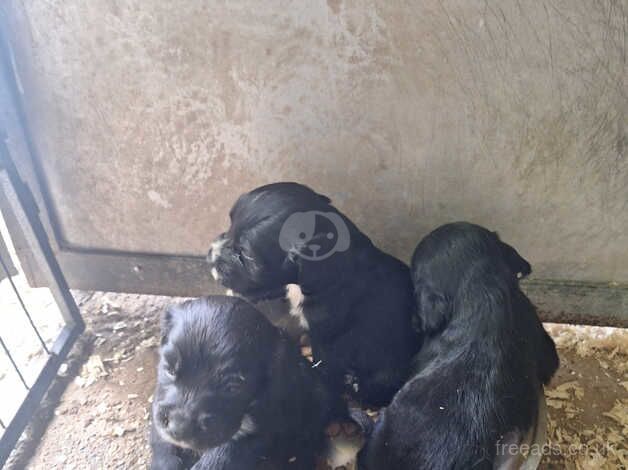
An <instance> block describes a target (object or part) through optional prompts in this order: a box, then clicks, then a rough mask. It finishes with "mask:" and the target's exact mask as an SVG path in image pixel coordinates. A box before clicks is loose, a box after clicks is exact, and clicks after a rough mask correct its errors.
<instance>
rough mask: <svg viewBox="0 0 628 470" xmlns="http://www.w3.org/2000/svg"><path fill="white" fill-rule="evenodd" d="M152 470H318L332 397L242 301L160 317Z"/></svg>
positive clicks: (191, 305)
mask: <svg viewBox="0 0 628 470" xmlns="http://www.w3.org/2000/svg"><path fill="white" fill-rule="evenodd" d="M161 344H162V345H161V350H160V361H159V366H158V379H157V388H156V391H155V395H154V400H153V418H152V431H151V446H152V451H153V461H152V468H153V469H180V468H190V467H191V466H192V465H193V464H194V468H195V469H211V470H223V469H224V470H255V469H269V470H270V469H272V470H284V469H288V470H289V469H298V470H313V469H314V466H315V456H316V455H317V454H319V453H320V452H321V451H322V450H324V449H323V448H324V445H325V435H324V428H325V426H326V425H327V424H328V423H329V422H330V421H331V420H332V419H334V418H337V417H338V416H339V415H341V416H346V415H347V412H346V409H345V405H344V404H343V403H342V402H341V401H340V400H339V399H337V398H334V397H332V395H331V394H330V393H329V392H328V390H327V389H326V387H325V386H324V385H323V384H322V382H321V381H320V380H319V377H318V374H317V372H316V371H315V370H313V369H312V367H311V364H310V363H309V362H308V361H307V360H306V359H305V358H303V357H302V356H301V354H300V352H299V350H298V348H297V346H296V345H294V344H293V343H292V342H291V341H289V340H288V339H287V338H286V337H285V335H284V334H283V332H281V331H280V330H279V329H277V328H275V327H274V326H272V325H271V324H270V323H269V322H268V321H267V320H266V318H265V317H264V316H263V315H262V314H261V313H259V312H258V311H257V310H256V309H255V308H253V307H252V306H251V305H249V304H247V303H246V302H245V301H244V300H241V299H237V298H234V297H223V296H215V297H209V298H204V299H199V300H193V301H188V302H185V303H183V304H182V305H179V306H175V307H172V308H170V309H169V310H168V311H167V312H166V313H165V314H164V316H163V319H162V339H161Z"/></svg>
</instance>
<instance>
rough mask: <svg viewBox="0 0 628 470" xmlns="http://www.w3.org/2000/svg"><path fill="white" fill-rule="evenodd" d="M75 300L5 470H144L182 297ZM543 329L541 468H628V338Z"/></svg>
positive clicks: (608, 331) (612, 332)
mask: <svg viewBox="0 0 628 470" xmlns="http://www.w3.org/2000/svg"><path fill="white" fill-rule="evenodd" d="M75 297H76V299H77V302H78V304H79V306H80V308H81V311H82V313H83V315H84V317H85V320H86V323H87V331H86V334H85V335H84V337H83V338H82V339H81V341H80V342H79V344H77V347H76V348H75V350H74V352H73V354H72V357H71V358H70V359H69V360H68V367H67V369H66V370H65V375H64V376H60V377H59V380H58V383H57V384H55V386H54V387H53V391H52V393H51V394H50V395H51V396H50V397H49V398H48V399H47V401H46V403H45V406H44V409H43V410H42V411H41V412H40V413H39V415H38V416H37V418H36V419H35V422H34V424H33V426H31V428H30V429H29V430H28V432H27V434H28V436H27V437H26V438H25V439H23V441H22V442H21V444H20V447H19V448H18V451H17V452H15V453H14V455H13V456H12V460H11V462H10V463H9V465H8V466H7V468H9V469H12V470H16V469H22V468H28V469H42V470H44V469H45V470H53V469H81V470H83V469H103V468H107V469H109V468H120V469H131V468H132V469H135V468H138V469H141V468H146V467H147V465H148V463H149V460H150V452H149V448H148V444H147V429H148V418H149V408H150V400H151V396H152V393H153V386H154V368H155V365H156V348H157V339H156V338H157V332H158V328H159V321H158V320H159V315H160V313H161V311H162V309H163V308H164V306H165V305H166V304H168V303H170V302H173V301H176V300H177V299H173V298H170V297H157V296H142V295H126V294H103V293H84V292H75ZM546 326H547V328H548V330H549V331H550V333H551V334H552V336H553V337H554V339H555V340H556V343H557V345H558V349H559V354H560V356H561V368H560V370H559V372H558V373H557V375H556V377H555V379H554V381H553V383H552V384H551V386H550V387H548V389H547V390H546V396H547V401H548V409H549V424H548V427H549V429H548V436H549V442H548V445H547V446H546V448H545V449H544V458H543V463H542V468H547V469H550V468H551V469H553V468H567V469H618V468H627V465H628V450H627V445H626V441H627V438H628V414H627V409H628V330H622V329H612V328H599V327H583V326H569V325H554V324H548V325H546ZM66 385H67V387H66V388H65V390H64V387H65V386H66Z"/></svg>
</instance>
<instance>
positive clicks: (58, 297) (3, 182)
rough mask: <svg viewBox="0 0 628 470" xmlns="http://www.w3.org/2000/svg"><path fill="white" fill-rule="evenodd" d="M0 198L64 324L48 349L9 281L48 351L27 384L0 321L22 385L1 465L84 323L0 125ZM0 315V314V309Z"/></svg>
mask: <svg viewBox="0 0 628 470" xmlns="http://www.w3.org/2000/svg"><path fill="white" fill-rule="evenodd" d="M0 196H2V198H3V201H4V203H5V206H6V207H4V208H3V209H4V210H6V211H7V212H8V213H7V214H6V215H7V217H10V218H11V220H12V221H13V223H12V224H7V225H10V228H11V229H13V230H16V231H19V235H20V236H21V237H22V239H23V240H25V241H26V242H27V245H28V247H29V249H30V252H31V253H30V254H31V255H32V257H33V259H34V260H35V261H36V262H37V264H38V265H39V269H41V272H42V275H43V276H44V278H45V280H46V285H47V286H48V288H49V289H50V291H51V293H52V295H53V297H54V299H55V301H56V304H57V306H58V307H59V311H60V312H61V315H62V317H63V320H64V322H65V325H64V326H63V328H62V330H61V332H60V333H59V335H58V337H57V338H56V340H55V341H54V343H53V344H52V347H50V348H48V347H47V345H46V343H45V341H44V340H43V338H42V337H41V334H40V333H39V331H38V329H37V326H36V325H35V323H34V322H33V320H32V317H31V314H30V312H29V310H28V308H27V306H26V304H25V303H24V301H23V299H22V296H21V295H20V292H19V290H18V288H17V286H16V285H15V284H14V283H13V282H12V281H11V286H12V287H13V290H14V291H15V294H16V295H17V296H18V299H19V303H20V305H21V307H22V310H23V313H24V315H25V316H26V317H28V321H29V322H30V325H31V327H32V329H33V334H35V335H37V338H38V340H39V341H40V343H41V345H42V349H43V351H45V353H46V355H47V360H46V362H45V365H44V366H43V368H42V369H41V372H40V373H39V375H38V376H37V378H36V379H35V381H34V382H33V383H32V384H29V383H28V382H27V381H26V380H25V378H24V374H23V373H22V371H21V370H20V368H19V366H18V365H17V364H16V362H15V361H14V360H13V357H12V355H11V351H10V350H9V348H8V347H7V345H6V343H5V341H4V340H3V339H2V335H3V332H2V330H1V324H0V343H1V346H2V349H3V351H2V352H0V354H2V353H4V354H6V355H7V357H8V359H9V361H10V362H11V364H12V366H13V368H14V370H15V372H16V373H17V374H18V375H19V377H20V379H21V381H22V383H23V385H24V387H25V389H26V397H25V398H24V400H23V401H22V404H21V405H20V407H19V408H18V410H17V413H16V414H15V416H14V417H13V418H12V419H11V421H10V422H9V423H4V422H0V428H2V430H3V432H2V437H1V438H0V466H3V465H4V463H5V462H6V460H7V458H8V457H9V455H10V453H11V451H12V450H13V448H14V446H15V444H16V442H17V441H18V439H19V437H20V435H21V434H22V432H23V431H24V428H25V427H26V425H27V424H28V422H29V420H30V418H31V417H32V415H33V414H34V413H35V411H36V410H37V408H38V406H39V403H40V401H41V399H42V398H43V396H44V394H45V393H46V391H47V390H48V387H49V386H50V384H51V382H52V381H53V379H54V377H55V376H56V374H57V371H58V369H59V366H60V365H61V364H62V363H63V361H64V360H65V358H66V357H67V355H68V353H69V352H70V349H71V347H72V345H73V344H74V342H75V340H76V338H77V337H78V335H79V334H80V333H81V332H82V331H83V329H84V323H83V320H82V318H81V315H80V313H79V310H78V307H77V306H76V303H75V302H74V299H73V297H72V295H71V294H70V291H69V289H68V286H67V284H66V281H65V278H64V277H63V274H62V272H61V269H60V268H59V265H58V263H57V261H56V259H55V257H54V255H53V252H52V248H51V246H50V243H49V240H48V237H47V235H46V232H45V230H44V227H43V225H42V223H41V220H40V219H39V209H38V207H37V205H36V203H35V200H34V198H33V195H32V193H31V191H30V189H29V188H28V186H27V185H26V184H25V183H24V182H23V181H22V179H21V178H20V176H19V174H18V172H17V169H16V167H15V164H14V162H13V160H12V159H11V154H10V151H9V148H8V145H7V141H6V136H4V133H3V131H2V130H1V129H0ZM0 261H1V263H0V264H1V265H2V271H3V272H4V275H5V277H8V279H9V280H11V273H10V270H9V268H8V263H7V260H4V259H1V260H0ZM0 313H1V312H0Z"/></svg>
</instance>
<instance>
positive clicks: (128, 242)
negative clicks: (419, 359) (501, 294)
mask: <svg viewBox="0 0 628 470" xmlns="http://www.w3.org/2000/svg"><path fill="white" fill-rule="evenodd" d="M10 3H12V4H13V12H14V14H15V19H16V20H15V21H16V22H17V23H19V24H21V25H24V28H25V30H26V31H27V32H28V34H22V35H21V36H20V51H21V55H20V57H19V60H18V63H19V64H21V65H19V67H18V68H19V69H20V73H21V74H22V77H21V81H22V83H23V86H24V87H25V88H26V90H25V95H24V96H25V100H26V105H27V115H28V120H29V122H30V124H31V128H32V132H33V136H34V141H35V145H36V147H37V149H38V151H39V155H40V160H41V161H40V164H41V166H42V168H43V174H44V178H45V180H46V183H47V185H48V186H49V192H50V197H51V201H52V205H53V207H54V208H55V212H56V217H58V223H59V228H60V236H61V237H62V238H63V239H64V243H65V244H67V245H69V246H72V247H78V248H102V249H108V250H123V251H132V252H149V253H173V254H192V255H195V254H199V255H200V254H203V253H204V252H205V250H206V248H207V246H208V242H209V241H210V240H211V239H212V238H213V237H214V236H215V235H216V234H217V233H219V232H220V231H222V230H223V229H224V228H225V227H226V225H227V223H228V217H227V214H228V209H229V207H230V205H231V204H232V203H233V201H234V200H235V198H236V197H237V196H238V195H239V194H240V193H241V192H243V191H245V190H248V189H250V188H253V187H255V186H257V185H260V184H263V183H267V182H271V181H277V180H297V181H301V182H304V183H306V184H309V185H311V186H312V187H314V188H315V189H316V190H318V191H320V192H323V193H325V194H328V195H330V196H331V197H332V199H333V200H334V201H335V203H336V205H337V206H338V207H339V208H340V209H341V210H343V211H345V212H346V213H347V214H348V215H349V216H350V217H351V218H352V219H354V220H355V221H356V223H357V224H358V225H359V226H360V227H362V228H363V229H364V230H365V231H366V232H367V233H368V234H369V235H370V236H371V237H372V238H373V239H374V240H375V241H376V242H377V243H378V244H379V245H381V246H382V247H383V248H384V249H386V250H388V251H390V252H393V253H394V254H396V255H398V256H400V257H402V258H404V259H408V258H409V255H410V253H411V251H412V249H413V248H414V246H415V244H416V242H417V240H418V239H419V238H420V237H421V236H422V235H424V234H425V233H426V232H427V231H429V230H430V229H432V228H433V227H435V226H437V225H438V224H440V223H443V222H447V221H453V220H458V219H467V220H471V221H475V222H478V223H481V224H485V225H487V226H489V227H491V228H493V229H497V230H498V231H499V232H500V233H501V234H502V236H503V237H504V238H505V239H506V240H508V241H509V242H511V243H512V244H514V245H515V246H516V247H517V248H518V249H519V250H520V252H521V253H522V254H524V256H526V257H527V258H528V259H529V260H530V261H531V262H532V263H533V264H534V266H535V268H536V271H535V272H536V276H537V277H540V278H557V279H568V280H597V281H618V282H628V210H627V208H628V161H627V159H626V153H625V152H626V150H625V149H626V144H627V142H628V140H627V127H628V124H627V120H626V114H627V111H628V98H627V96H628V89H627V86H626V82H625V80H626V30H627V28H628V19H627V15H628V11H627V7H626V3H625V2H624V1H622V0H551V1H545V2H539V1H532V0H530V1H527V0H502V1H500V2H485V1H479V0H459V1H454V0H425V1H420V2H419V1H417V2H407V1H385V0H327V1H324V0H311V1H299V0H292V1H287V0H286V1H277V0H272V1H270V0H268V1H262V2H260V1H259V0H239V1H218V0H212V1H209V0H206V1H193V0H185V1H178V2H165V1H156V0H128V1H120V0H90V1H89V2H84V1H78V0H49V1H46V2H41V1H37V0H22V1H20V2H17V1H12V2H10Z"/></svg>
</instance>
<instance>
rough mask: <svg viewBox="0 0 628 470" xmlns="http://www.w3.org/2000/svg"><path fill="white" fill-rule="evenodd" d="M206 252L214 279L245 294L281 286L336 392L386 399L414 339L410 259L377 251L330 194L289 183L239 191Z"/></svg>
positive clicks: (404, 371) (275, 292) (252, 296)
mask: <svg viewBox="0 0 628 470" xmlns="http://www.w3.org/2000/svg"><path fill="white" fill-rule="evenodd" d="M230 217H231V227H230V228H229V230H228V231H227V232H225V233H224V234H222V235H220V237H219V238H218V239H217V240H216V241H215V242H214V243H213V244H212V248H211V249H210V251H209V254H208V260H209V262H210V263H211V270H212V273H213V274H214V277H215V278H216V279H218V280H220V281H221V282H222V284H223V285H224V286H225V287H228V288H230V289H233V290H234V291H236V292H237V293H239V294H241V295H243V296H244V297H246V298H248V299H249V300H252V301H258V300H260V299H268V298H275V297H278V296H282V295H285V293H286V286H287V285H290V286H289V289H288V294H289V296H290V297H291V298H292V300H293V307H292V313H293V314H297V315H300V316H301V320H302V325H303V326H304V327H306V328H307V329H309V336H310V339H311V342H312V351H313V356H314V361H315V365H316V366H317V367H318V368H319V370H320V371H321V372H322V373H323V374H324V376H325V378H326V381H327V383H328V384H330V385H331V386H332V387H334V389H335V390H337V391H338V392H348V393H350V394H351V395H352V396H353V397H354V398H356V399H357V400H359V401H361V402H362V403H364V404H367V405H375V406H379V405H385V404H387V403H388V402H389V401H390V400H391V399H392V397H393V395H394V393H395V392H396V391H397V390H399V388H400V387H401V385H402V384H403V382H404V381H405V379H406V378H407V376H408V371H409V365H410V361H411V358H412V356H413V355H414V353H416V351H418V349H419V347H420V339H419V338H420V337H419V335H417V333H416V332H415V331H413V329H412V327H411V315H412V312H413V311H414V310H415V303H414V296H413V294H412V281H411V279H410V273H409V270H408V267H407V266H406V265H405V264H403V263H402V262H401V261H399V260H397V259H396V258H393V257H392V256H390V255H387V254H386V253H383V252H382V251H380V250H379V249H377V248H376V247H375V246H374V245H373V243H371V240H369V238H368V237H367V236H366V235H364V234H363V233H362V232H360V231H359V230H358V228H357V227H356V226H355V225H354V224H353V223H352V222H351V221H350V220H349V219H348V218H347V217H345V216H344V215H343V214H341V213H340V212H339V211H338V210H337V209H336V208H335V207H333V206H332V205H331V204H330V200H329V199H328V198H327V197H325V196H322V195H320V194H317V193H315V192H314V191H312V190H311V189H310V188H308V187H307V186H303V185H301V184H297V183H275V184H270V185H267V186H262V187H260V188H257V189H255V190H253V191H251V192H249V193H246V194H244V195H242V196H241V197H240V198H239V199H238V201H237V202H236V203H235V205H234V206H233V208H232V209H231V212H230Z"/></svg>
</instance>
